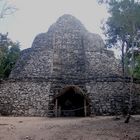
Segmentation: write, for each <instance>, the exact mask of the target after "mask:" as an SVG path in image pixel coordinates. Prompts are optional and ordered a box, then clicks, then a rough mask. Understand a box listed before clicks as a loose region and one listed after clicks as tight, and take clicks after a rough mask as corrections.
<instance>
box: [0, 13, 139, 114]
mask: <svg viewBox="0 0 140 140" xmlns="http://www.w3.org/2000/svg"><path fill="white" fill-rule="evenodd" d="M121 73H122V68H121V65H120V62H119V61H118V60H116V58H115V57H114V54H113V52H112V51H110V50H107V49H106V48H105V45H104V42H103V40H102V39H101V37H100V36H99V35H97V34H94V33H90V32H89V31H88V30H86V28H85V27H84V25H83V24H82V23H81V22H80V21H79V20H78V19H76V18H75V17H73V16H71V15H63V16H62V17H60V18H58V20H57V21H56V22H55V23H54V24H52V26H50V28H49V29H48V31H47V32H44V33H40V34H38V35H37V36H36V37H35V39H34V41H33V43H32V46H31V48H28V49H25V50H23V51H22V52H21V55H20V58H19V60H18V61H17V63H16V65H15V67H14V68H13V70H12V72H11V74H10V77H9V79H8V80H5V81H1V82H0V107H1V108H0V113H1V114H7V115H14V116H50V117H51V116H56V117H57V116H90V115H105V114H106V115H113V114H115V112H116V110H120V111H121V109H120V108H121V107H122V106H124V107H125V109H128V104H125V105H124V100H125V102H126V103H127V102H128V100H129V99H128V98H127V99H124V95H127V94H128V93H129V90H130V89H129V88H130V84H131V83H130V81H129V78H128V79H126V80H127V84H125V85H124V83H123V82H124V79H123V77H122V75H121ZM139 90H140V84H139V83H134V92H135V98H134V99H133V101H134V107H135V108H134V112H135V113H140V110H139V109H138V108H140V106H139V104H137V103H139V102H140V95H139ZM127 97H128V96H127ZM136 97H137V98H136ZM79 108H80V109H79Z"/></svg>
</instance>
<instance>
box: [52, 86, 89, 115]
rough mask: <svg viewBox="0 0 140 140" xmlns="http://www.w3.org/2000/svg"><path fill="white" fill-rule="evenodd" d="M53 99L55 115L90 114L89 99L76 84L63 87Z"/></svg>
mask: <svg viewBox="0 0 140 140" xmlns="http://www.w3.org/2000/svg"><path fill="white" fill-rule="evenodd" d="M54 101H55V107H54V108H55V109H54V110H55V116H56V117H57V116H61V117H72V116H73V117H74V116H75V117H84V116H89V114H90V108H89V99H88V98H87V96H86V95H85V94H84V92H83V91H82V90H81V89H80V88H79V87H77V86H67V87H65V88H63V89H62V90H61V91H60V93H59V94H58V95H56V96H55V98H54Z"/></svg>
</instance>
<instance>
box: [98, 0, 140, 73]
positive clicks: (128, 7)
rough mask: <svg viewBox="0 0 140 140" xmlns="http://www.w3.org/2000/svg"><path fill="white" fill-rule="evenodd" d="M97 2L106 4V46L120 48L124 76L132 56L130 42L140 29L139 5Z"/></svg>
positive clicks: (119, 0) (129, 0)
mask: <svg viewBox="0 0 140 140" xmlns="http://www.w3.org/2000/svg"><path fill="white" fill-rule="evenodd" d="M99 2H101V3H106V4H107V7H108V12H109V13H110V17H109V18H108V20H107V21H106V23H105V24H104V26H103V29H104V33H105V35H106V37H107V40H106V42H107V46H108V47H114V46H115V47H116V46H118V47H121V52H122V55H121V56H122V68H123V75H125V72H126V71H125V70H126V68H127V66H128V64H127V62H128V59H129V60H130V59H131V58H130V56H132V55H130V53H132V52H131V50H132V42H134V40H135V42H136V41H137V40H136V38H137V32H138V31H139V29H140V18H139V17H140V3H139V2H138V1H136V0H99ZM137 46H139V45H137ZM137 46H135V47H137ZM128 54H129V55H128ZM128 56H129V57H128Z"/></svg>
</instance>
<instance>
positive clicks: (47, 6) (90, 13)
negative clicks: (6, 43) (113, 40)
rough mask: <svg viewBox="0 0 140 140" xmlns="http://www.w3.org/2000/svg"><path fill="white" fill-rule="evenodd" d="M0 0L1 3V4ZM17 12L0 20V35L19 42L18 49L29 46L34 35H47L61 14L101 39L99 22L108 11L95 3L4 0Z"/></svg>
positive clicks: (105, 17) (93, 1)
mask: <svg viewBox="0 0 140 140" xmlns="http://www.w3.org/2000/svg"><path fill="white" fill-rule="evenodd" d="M2 1H3V2H4V1H6V0H0V3H1V5H2ZM7 2H8V4H10V5H13V6H15V7H16V8H17V9H18V10H17V11H16V12H15V13H14V14H12V15H10V16H6V17H5V18H4V19H1V20H0V32H3V33H6V32H8V33H9V37H10V38H11V39H12V40H13V41H19V42H20V44H21V49H25V48H29V47H31V44H32V42H33V39H34V38H35V36H36V35H37V34H39V33H42V32H47V30H48V28H49V27H50V25H52V24H53V23H54V22H56V20H57V19H58V18H59V17H60V16H62V15H64V14H71V15H73V16H75V17H76V18H78V19H79V20H80V21H81V22H82V23H83V24H84V25H85V27H86V28H87V29H88V30H89V31H90V32H93V33H97V34H99V35H101V36H102V37H104V36H103V33H102V30H101V28H100V27H101V22H102V21H103V20H105V19H107V17H108V13H107V9H106V8H105V6H103V5H99V4H98V3H97V0H7Z"/></svg>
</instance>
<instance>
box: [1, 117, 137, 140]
mask: <svg viewBox="0 0 140 140" xmlns="http://www.w3.org/2000/svg"><path fill="white" fill-rule="evenodd" d="M123 121H124V120H123V119H120V120H114V119H113V117H92V118H90V117H88V118H45V117H0V140H140V116H133V118H132V119H131V121H130V123H129V124H125V123H124V122H123Z"/></svg>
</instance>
